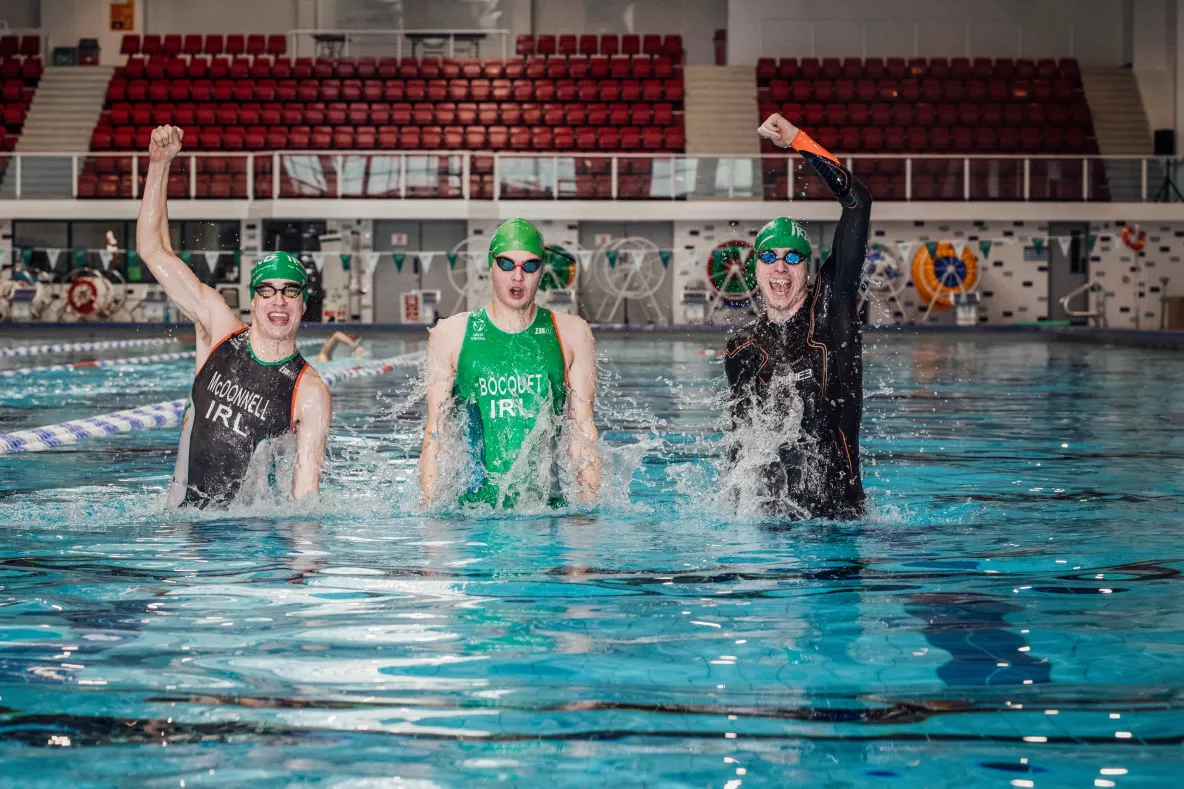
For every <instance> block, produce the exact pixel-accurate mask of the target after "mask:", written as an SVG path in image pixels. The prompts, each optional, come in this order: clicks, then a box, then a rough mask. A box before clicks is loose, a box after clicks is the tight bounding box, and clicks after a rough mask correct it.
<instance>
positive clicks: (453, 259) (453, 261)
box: [445, 252, 460, 268]
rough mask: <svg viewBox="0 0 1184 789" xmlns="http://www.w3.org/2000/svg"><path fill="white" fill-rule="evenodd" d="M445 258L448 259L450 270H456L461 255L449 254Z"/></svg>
mask: <svg viewBox="0 0 1184 789" xmlns="http://www.w3.org/2000/svg"><path fill="white" fill-rule="evenodd" d="M445 257H447V258H448V268H456V261H457V258H459V257H460V255H458V254H456V253H455V252H449V253H448V254H447V255H446V256H445Z"/></svg>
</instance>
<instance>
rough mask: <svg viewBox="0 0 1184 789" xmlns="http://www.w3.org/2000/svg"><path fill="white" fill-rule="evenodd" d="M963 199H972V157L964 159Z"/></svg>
mask: <svg viewBox="0 0 1184 789" xmlns="http://www.w3.org/2000/svg"><path fill="white" fill-rule="evenodd" d="M962 199H963V200H966V201H968V202H969V200H970V157H969V156H967V157H966V158H965V159H963V160H962Z"/></svg>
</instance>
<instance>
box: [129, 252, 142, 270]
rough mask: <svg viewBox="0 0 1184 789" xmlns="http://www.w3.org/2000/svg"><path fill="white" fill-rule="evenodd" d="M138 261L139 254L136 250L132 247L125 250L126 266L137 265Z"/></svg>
mask: <svg viewBox="0 0 1184 789" xmlns="http://www.w3.org/2000/svg"><path fill="white" fill-rule="evenodd" d="M139 263H140V254H139V253H138V252H136V250H134V249H129V250H128V251H127V265H128V268H131V267H132V266H137V265H139Z"/></svg>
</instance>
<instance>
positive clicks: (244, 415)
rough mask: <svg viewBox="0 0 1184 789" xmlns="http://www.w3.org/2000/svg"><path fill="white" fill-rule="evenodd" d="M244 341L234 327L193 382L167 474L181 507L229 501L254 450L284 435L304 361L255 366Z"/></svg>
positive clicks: (245, 334)
mask: <svg viewBox="0 0 1184 789" xmlns="http://www.w3.org/2000/svg"><path fill="white" fill-rule="evenodd" d="M249 336H250V335H249V334H248V330H247V329H241V330H239V331H237V332H235V333H234V334H231V335H230V336H229V337H227V338H226V339H224V340H223V341H222V342H220V343H218V345H216V346H214V348H213V350H211V351H210V355H209V357H208V358H207V359H206V362H205V364H203V365H202V368H201V370H199V371H198V373H197V377H196V378H195V379H194V381H193V390H192V392H191V393H190V396H189V400H190V402H189V406H188V408H187V409H186V413H185V424H184V428H183V431H182V438H181V449H180V452H179V454H178V462H177V472H176V474H175V476H174V483H176V484H178V485H184V488H185V496H184V501H185V502H186V503H187V504H193V505H196V506H199V507H205V506H208V505H210V504H224V503H227V502H229V501H230V500H231V499H233V498H234V497H235V495H236V494H237V493H238V491H239V489H240V488H241V487H242V484H243V477H244V475H245V474H246V472H247V467H248V466H249V465H250V462H251V457H252V456H253V455H254V453H255V449H256V447H258V446H259V444H260V443H262V442H263V441H266V440H268V439H273V438H278V437H279V436H282V435H284V434H285V433H289V432H291V430H292V423H293V421H294V402H295V398H296V387H297V385H298V384H299V382H300V376H301V375H303V374H304V371H305V370H306V369H307V367H308V363H307V362H306V361H305V360H304V357H303V356H301V355H300V354H299V353H294V354H292V355H291V356H290V357H288V358H287V359H285V360H283V361H281V362H275V363H265V362H260V361H258V360H256V359H255V356H254V354H253V353H252V352H251V347H250V341H249Z"/></svg>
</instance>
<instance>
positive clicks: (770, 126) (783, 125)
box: [756, 112, 798, 148]
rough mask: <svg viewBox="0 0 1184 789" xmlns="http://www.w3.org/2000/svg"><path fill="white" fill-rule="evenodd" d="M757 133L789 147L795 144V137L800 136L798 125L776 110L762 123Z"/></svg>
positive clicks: (779, 145) (778, 144) (783, 146)
mask: <svg viewBox="0 0 1184 789" xmlns="http://www.w3.org/2000/svg"><path fill="white" fill-rule="evenodd" d="M756 133H757V134H759V135H760V136H762V137H764V138H766V139H769V140H772V141H773V143H774V144H775V145H777V146H778V147H780V148H788V147H789V146H790V145H792V144H793V138H794V137H797V136H798V127H797V126H794V125H793V124H792V123H790V122H789V121H787V120H786V119H785V118H782V117H781V116H780V115H778V114H777V113H775V112H774V113H773V114H772V115H770V116H769V117H768V118H767V119H766V120H765V122H764V123H762V124H761V127H760V128H759V129H757V130H756Z"/></svg>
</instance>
